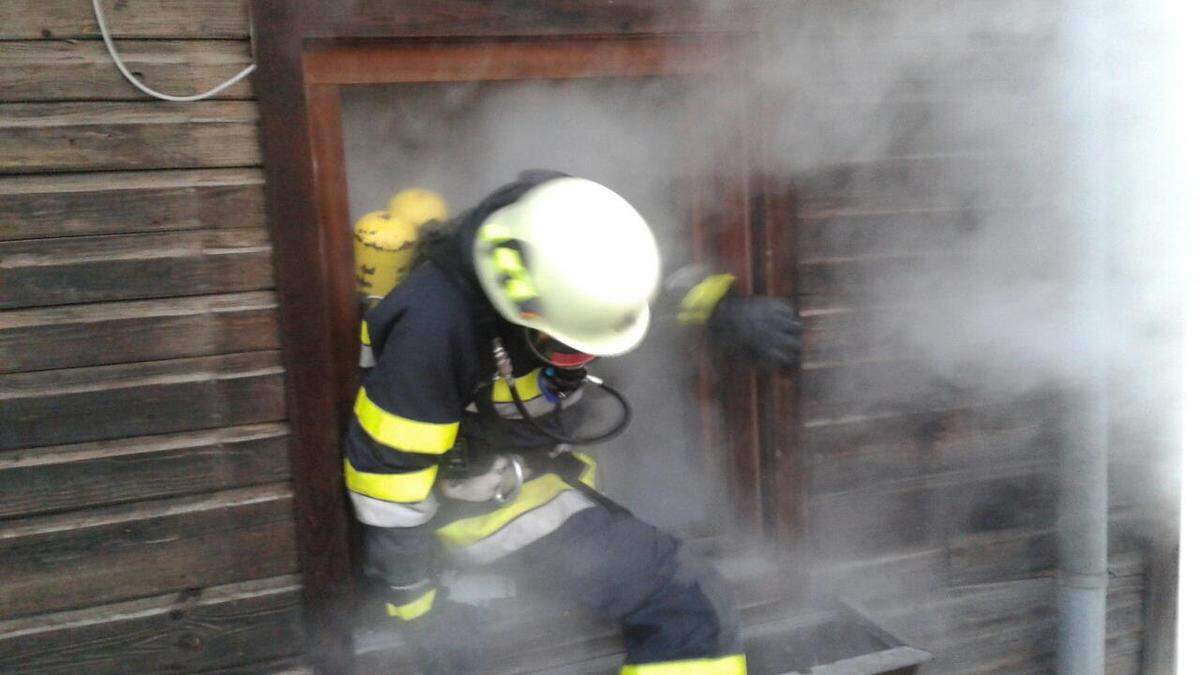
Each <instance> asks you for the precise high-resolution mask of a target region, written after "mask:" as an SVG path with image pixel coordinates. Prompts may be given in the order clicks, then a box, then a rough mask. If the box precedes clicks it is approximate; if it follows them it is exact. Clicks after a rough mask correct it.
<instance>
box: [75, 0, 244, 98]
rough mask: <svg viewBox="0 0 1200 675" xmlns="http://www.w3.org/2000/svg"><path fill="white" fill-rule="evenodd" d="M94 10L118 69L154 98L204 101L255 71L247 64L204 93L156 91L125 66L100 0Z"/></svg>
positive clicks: (93, 5)
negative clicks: (109, 31)
mask: <svg viewBox="0 0 1200 675" xmlns="http://www.w3.org/2000/svg"><path fill="white" fill-rule="evenodd" d="M92 10H93V11H94V12H95V14H96V24H97V25H98V26H100V37H102V38H104V46H105V47H107V48H108V54H109V56H111V57H112V60H113V63H115V64H117V70H120V71H121V74H122V75H124V76H125V79H126V80H129V83H130V84H132V85H133V86H135V87H137V88H138V89H139V90H141V91H142V92H143V93H145V94H147V95H149V96H153V97H154V98H157V99H162V100H164V101H173V102H175V103H189V102H191V101H203V100H204V99H206V98H212V97H213V96H216V95H217V94H219V93H221V92H223V91H225V90H226V89H228V88H230V87H232V86H233V85H235V84H237V83H238V82H241V81H242V80H243V79H245V78H246V76H247V75H249V74H250V73H253V72H254V64H253V63H251V64H250V65H248V66H246V68H245V69H244V70H242V72H240V73H238V74H237V75H234V76H233V77H231V78H229V79H228V80H226V81H225V82H222V83H221V84H218V85H217V86H215V87H213V88H212V89H209V90H208V91H206V92H204V93H203V94H194V95H192V96H172V95H171V94H164V93H162V92H160V91H155V90H153V89H151V88H150V87H147V86H146V85H144V84H142V82H141V81H139V80H138V79H137V78H136V77H134V76H133V73H131V72H129V69H128V68H126V67H125V62H124V61H122V60H121V55H120V54H118V53H117V46H116V45H115V44H113V39H112V36H111V35H109V34H108V26H107V25H106V24H105V23H104V12H103V11H102V10H101V9H100V0H92Z"/></svg>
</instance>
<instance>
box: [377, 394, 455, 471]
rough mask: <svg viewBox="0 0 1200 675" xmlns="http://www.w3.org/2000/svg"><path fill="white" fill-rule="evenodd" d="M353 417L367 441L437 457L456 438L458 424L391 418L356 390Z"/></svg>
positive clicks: (391, 416) (452, 443)
mask: <svg viewBox="0 0 1200 675" xmlns="http://www.w3.org/2000/svg"><path fill="white" fill-rule="evenodd" d="M354 415H355V417H357V418H358V423H359V425H361V426H362V428H363V431H365V432H367V434H369V435H370V436H371V438H374V439H375V440H377V441H379V442H380V443H383V444H384V445H386V446H388V447H389V448H393V449H395V450H400V451H402V452H417V453H421V454H424V455H441V454H444V453H445V452H446V451H447V450H449V449H450V448H451V447H452V446H453V445H454V438H455V436H457V435H458V422H450V423H447V424H437V423H434V422H418V421H417V420H410V419H408V418H407V417H401V416H399V415H393V414H392V413H390V412H388V411H386V410H384V409H383V408H380V407H379V406H377V405H375V403H374V402H373V401H372V400H371V399H369V398H367V392H366V390H365V389H359V390H358V400H357V401H355V402H354Z"/></svg>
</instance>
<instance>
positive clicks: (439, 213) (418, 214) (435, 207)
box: [388, 188, 448, 227]
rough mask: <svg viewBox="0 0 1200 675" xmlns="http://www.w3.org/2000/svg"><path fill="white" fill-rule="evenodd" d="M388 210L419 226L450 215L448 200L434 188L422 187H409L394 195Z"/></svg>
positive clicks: (389, 202) (389, 201)
mask: <svg viewBox="0 0 1200 675" xmlns="http://www.w3.org/2000/svg"><path fill="white" fill-rule="evenodd" d="M388 212H389V213H391V214H392V215H393V216H395V217H398V218H402V219H404V220H407V221H409V222H411V223H413V224H415V225H416V226H417V227H420V226H421V225H424V224H425V223H427V222H429V221H431V220H445V219H446V217H447V216H448V213H447V211H446V200H444V199H442V196H441V195H439V194H438V193H436V192H433V191H432V190H423V189H421V188H409V189H407V190H401V191H400V192H397V193H396V194H394V195H392V198H391V199H389V200H388Z"/></svg>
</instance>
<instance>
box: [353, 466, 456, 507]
mask: <svg viewBox="0 0 1200 675" xmlns="http://www.w3.org/2000/svg"><path fill="white" fill-rule="evenodd" d="M343 469H344V471H345V473H346V489H348V490H350V491H351V492H357V493H358V494H360V495H366V496H368V497H373V498H375V499H382V500H384V501H386V502H402V503H407V504H411V503H415V502H419V501H421V500H423V499H425V498H426V497H428V496H429V491H430V490H431V489H433V481H434V479H436V478H437V466H436V465H435V466H431V467H427V468H424V469H421V470H420V471H407V472H405V473H367V472H366V471H359V470H358V469H355V468H354V467H353V466H352V465H351V464H350V460H348V459H347V460H344V462H343Z"/></svg>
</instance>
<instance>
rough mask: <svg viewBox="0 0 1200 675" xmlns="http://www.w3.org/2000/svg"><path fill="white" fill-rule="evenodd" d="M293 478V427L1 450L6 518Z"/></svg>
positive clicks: (0, 493) (1, 508) (1, 512)
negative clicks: (290, 443) (290, 447)
mask: <svg viewBox="0 0 1200 675" xmlns="http://www.w3.org/2000/svg"><path fill="white" fill-rule="evenodd" d="M287 478H288V462H287V427H286V426H284V425H282V424H261V425H252V426H243V427H232V428H227V429H215V430H211V431H199V432H190V433H183V434H172V435H165V436H144V437H140V438H128V439H120V440H114V441H100V442H94V443H80V444H76V445H61V446H49V447H43V448H36V449H32V450H22V451H15V452H5V453H0V518H12V517H16V516H27V515H33V514H39V513H50V512H55V511H65V510H70V509H84V508H90V507H96V506H104V505H109V504H117V503H121V502H129V501H137V500H144V499H153V498H159V497H173V496H183V495H188V494H195V493H201V492H213V491H217V490H223V489H229V488H238V487H246V486H251V485H260V484H264V483H273V482H278V481H281V480H286V479H287Z"/></svg>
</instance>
